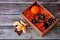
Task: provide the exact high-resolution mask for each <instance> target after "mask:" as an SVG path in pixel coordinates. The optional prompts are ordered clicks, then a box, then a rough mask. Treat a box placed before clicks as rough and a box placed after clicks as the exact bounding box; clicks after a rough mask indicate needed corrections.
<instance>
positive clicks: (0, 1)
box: [0, 0, 60, 39]
mask: <svg viewBox="0 0 60 40" xmlns="http://www.w3.org/2000/svg"><path fill="white" fill-rule="evenodd" d="M34 1H35V0H0V39H60V0H37V1H38V3H39V4H41V5H43V6H44V7H45V8H46V9H47V10H49V11H50V12H51V13H52V14H53V15H54V16H55V17H56V18H57V19H58V23H57V24H56V26H55V27H54V28H53V29H52V30H51V31H50V32H48V33H47V34H46V35H45V36H44V37H41V36H40V35H39V34H38V33H37V32H36V31H35V30H33V29H32V28H31V26H30V25H29V24H28V23H27V22H26V20H25V19H24V18H23V17H22V16H21V14H22V12H23V10H25V9H26V8H27V7H29V6H30V5H31V4H32V3H33V2H34ZM20 19H22V20H23V21H25V22H26V23H27V24H28V26H27V33H26V34H24V33H22V35H21V36H18V35H17V34H16V33H15V32H14V30H15V27H14V26H13V22H14V21H18V20H20Z"/></svg>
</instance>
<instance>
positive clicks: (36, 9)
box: [31, 6, 40, 14]
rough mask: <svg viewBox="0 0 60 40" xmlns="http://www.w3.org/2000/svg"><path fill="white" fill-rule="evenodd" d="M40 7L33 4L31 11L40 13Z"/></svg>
mask: <svg viewBox="0 0 60 40" xmlns="http://www.w3.org/2000/svg"><path fill="white" fill-rule="evenodd" d="M39 10H40V9H39V7H38V6H32V8H31V12H32V14H37V13H39Z"/></svg>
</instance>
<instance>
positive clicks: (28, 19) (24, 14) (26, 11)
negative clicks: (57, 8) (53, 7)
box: [22, 2, 57, 36]
mask: <svg viewBox="0 0 60 40" xmlns="http://www.w3.org/2000/svg"><path fill="white" fill-rule="evenodd" d="M33 6H39V7H40V8H41V11H42V12H41V13H44V14H46V13H47V14H49V15H50V16H51V17H53V18H55V17H54V16H53V15H52V13H50V12H49V11H48V10H47V9H45V8H44V7H43V6H42V5H40V4H38V3H37V2H34V3H33V4H32V5H31V6H29V7H28V8H27V9H26V10H24V11H23V12H22V16H23V17H24V18H25V19H26V21H27V22H28V23H29V24H30V25H31V27H32V28H33V29H34V30H36V31H37V32H38V33H39V34H40V35H41V36H43V35H44V34H46V33H47V32H48V31H49V30H51V29H52V28H53V27H54V25H55V24H56V23H57V19H56V20H55V21H54V22H53V23H52V24H51V25H50V26H49V27H48V28H47V29H45V30H44V31H43V32H41V30H40V29H38V28H37V27H36V26H35V25H34V24H33V23H32V22H31V19H30V18H31V16H32V15H30V13H31V12H29V11H31V7H33ZM28 10H29V11H28ZM26 15H27V16H28V15H30V18H27V16H26ZM49 15H47V17H48V18H50V17H49Z"/></svg>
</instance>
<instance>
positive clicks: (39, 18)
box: [32, 14, 45, 23]
mask: <svg viewBox="0 0 60 40" xmlns="http://www.w3.org/2000/svg"><path fill="white" fill-rule="evenodd" d="M44 19H45V16H44V15H43V14H36V15H34V18H33V19H32V23H39V22H41V21H42V20H44Z"/></svg>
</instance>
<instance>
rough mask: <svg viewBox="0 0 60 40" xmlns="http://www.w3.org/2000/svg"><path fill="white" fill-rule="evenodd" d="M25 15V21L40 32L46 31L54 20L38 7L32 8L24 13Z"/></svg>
mask: <svg viewBox="0 0 60 40" xmlns="http://www.w3.org/2000/svg"><path fill="white" fill-rule="evenodd" d="M25 13H26V14H25ZM25 13H24V15H25V16H26V17H27V19H28V20H29V21H30V22H32V23H33V24H34V25H35V26H36V27H37V28H38V29H39V30H40V31H41V32H43V31H44V30H46V29H47V28H48V27H49V26H50V25H51V24H52V23H53V22H54V21H55V20H56V19H55V18H54V17H52V16H51V15H50V14H49V13H47V12H46V11H45V10H44V9H43V8H41V7H40V6H38V5H34V6H32V7H31V8H29V9H28V10H27V11H25Z"/></svg>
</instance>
